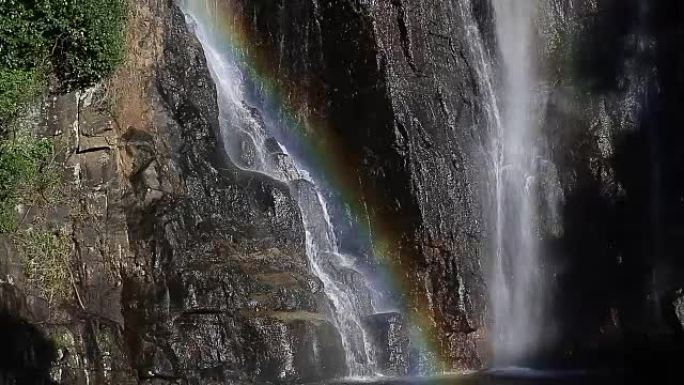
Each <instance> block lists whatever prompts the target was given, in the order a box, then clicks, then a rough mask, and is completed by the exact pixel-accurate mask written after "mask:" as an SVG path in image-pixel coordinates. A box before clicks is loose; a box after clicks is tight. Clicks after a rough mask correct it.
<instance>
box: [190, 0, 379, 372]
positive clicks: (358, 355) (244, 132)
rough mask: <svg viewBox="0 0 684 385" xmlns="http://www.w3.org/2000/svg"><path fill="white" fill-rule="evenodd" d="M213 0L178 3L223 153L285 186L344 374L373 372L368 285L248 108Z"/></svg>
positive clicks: (300, 174) (321, 208) (322, 206)
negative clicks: (213, 89)
mask: <svg viewBox="0 0 684 385" xmlns="http://www.w3.org/2000/svg"><path fill="white" fill-rule="evenodd" d="M213 4H214V2H213V1H212V0H186V1H184V2H183V4H182V6H183V10H184V12H185V14H186V19H187V20H188V24H189V25H194V27H195V28H194V29H195V33H196V35H197V37H198V39H199V40H200V43H201V44H202V47H203V48H204V51H205V55H206V58H207V64H208V66H209V70H210V71H211V75H212V78H213V80H214V82H215V84H216V86H217V94H218V95H217V98H218V103H219V119H220V125H221V130H222V135H223V141H224V144H225V149H226V152H227V154H228V155H229V157H230V158H231V160H232V161H233V162H234V163H235V164H236V165H237V166H238V167H239V168H241V169H243V170H249V171H255V172H260V173H264V174H266V175H268V176H270V177H272V178H274V179H277V180H280V181H282V182H285V183H287V184H288V185H289V186H290V190H291V192H292V196H293V198H294V199H295V200H296V201H297V203H298V205H299V209H300V212H301V215H302V220H303V222H304V230H305V233H306V254H307V257H308V261H309V265H310V267H311V270H312V272H313V273H314V274H315V275H316V276H317V277H318V278H319V279H320V280H321V282H322V283H323V285H324V287H323V290H324V292H325V295H326V296H327V298H328V299H329V301H330V303H331V305H332V306H331V321H332V322H333V324H334V325H335V326H336V327H337V329H338V330H339V332H340V335H341V339H342V345H343V348H344V351H345V356H346V365H347V368H348V375H349V376H350V377H361V376H369V375H374V374H375V363H374V362H373V358H374V357H375V354H374V352H373V346H372V344H371V343H370V342H369V340H368V339H367V336H366V331H365V329H364V327H363V324H362V322H361V318H362V317H363V316H366V315H369V314H372V313H374V309H373V304H372V302H371V300H370V296H367V295H365V294H366V293H367V292H368V288H367V287H365V286H364V287H358V286H359V285H362V286H363V283H361V284H359V283H358V282H355V283H353V284H351V283H348V282H346V276H348V274H358V272H356V271H355V270H354V268H353V266H352V260H351V258H349V257H347V256H345V255H343V254H341V253H340V251H339V249H338V242H337V240H336V238H335V232H334V228H333V225H332V223H331V220H330V216H329V215H328V209H327V204H326V202H325V200H324V198H323V195H322V194H321V191H320V189H319V188H318V186H317V185H316V183H315V181H314V180H313V178H311V176H310V175H309V173H308V172H307V171H306V170H304V169H303V168H302V167H300V166H299V165H298V164H297V161H296V159H294V158H293V157H292V156H291V155H290V154H289V153H288V151H287V149H286V148H285V147H284V146H283V145H282V144H280V143H278V142H277V141H276V140H275V138H274V136H275V135H274V134H272V133H270V132H269V126H268V125H266V124H265V123H264V122H263V121H262V120H261V119H260V117H259V116H258V114H259V113H258V112H255V110H254V109H250V108H248V104H247V102H246V98H245V84H244V82H243V74H242V72H241V70H240V68H239V66H238V65H237V63H235V60H234V58H233V57H231V55H230V53H229V52H223V51H222V50H221V48H220V47H224V46H225V43H223V42H222V41H221V36H220V35H217V34H215V30H214V29H213V26H212V25H211V23H209V22H206V20H210V19H211V16H213V15H215V13H214V11H213V10H214V5H213ZM222 43H223V44H222ZM255 114H256V115H255ZM274 147H277V149H274ZM359 276H360V274H359Z"/></svg>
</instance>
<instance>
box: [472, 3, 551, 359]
mask: <svg viewBox="0 0 684 385" xmlns="http://www.w3.org/2000/svg"><path fill="white" fill-rule="evenodd" d="M491 1H492V5H493V10H494V20H495V28H496V37H497V39H496V40H497V42H498V47H499V50H498V53H499V55H500V60H499V63H500V66H499V68H500V70H501V72H502V73H501V77H500V78H499V77H497V76H496V75H495V71H494V68H496V66H494V65H492V64H491V63H493V62H494V61H493V60H492V59H491V58H490V57H488V51H487V50H486V49H485V48H484V41H483V40H484V39H483V37H482V35H481V33H480V31H479V29H478V25H477V23H476V22H475V18H474V17H473V14H472V4H471V2H470V0H463V1H462V2H460V13H461V16H462V18H463V21H464V24H465V27H466V34H467V35H466V36H467V38H468V41H469V43H470V44H469V47H470V52H471V55H472V57H473V58H474V59H475V66H474V67H475V69H476V71H477V78H478V85H479V89H480V90H481V92H482V95H481V96H482V99H483V102H484V104H483V105H484V107H485V112H486V114H485V118H486V124H487V125H488V127H489V135H490V137H491V141H490V147H489V149H488V151H489V153H490V157H489V158H490V161H491V163H490V164H491V166H492V174H493V180H494V183H493V186H494V191H493V194H492V195H493V198H494V210H493V211H494V212H493V215H492V217H493V219H494V223H495V226H494V227H495V229H494V234H493V241H494V242H493V247H492V248H491V250H492V254H493V259H492V263H491V268H490V270H491V272H490V279H489V293H490V306H491V313H492V315H493V323H494V324H493V328H492V329H493V330H492V334H493V336H492V341H493V345H494V346H493V350H494V356H495V357H494V364H495V365H499V366H501V365H520V364H524V360H525V358H526V356H528V355H530V354H533V353H534V352H535V350H536V349H537V348H538V347H539V344H540V338H541V332H542V328H543V324H542V323H543V322H544V319H543V316H544V299H545V298H544V293H543V290H544V287H543V286H542V283H543V281H542V277H541V268H540V256H539V247H538V238H539V235H538V233H539V223H538V220H539V219H538V218H539V217H540V215H542V214H543V213H539V212H538V204H537V200H538V198H539V195H540V191H539V186H540V183H541V179H543V175H540V174H542V173H546V174H550V175H552V177H554V176H555V174H554V172H555V168H554V167H553V165H549V162H547V161H545V160H544V159H543V158H542V156H541V154H540V153H541V151H540V149H539V148H538V141H539V135H538V134H539V132H538V130H537V127H536V126H537V120H538V119H537V117H536V113H535V108H534V105H533V103H534V100H535V99H537V98H538V95H536V91H535V89H536V85H537V84H538V79H536V78H535V66H536V65H537V63H536V57H535V50H534V48H535V47H534V39H533V37H534V30H533V26H534V25H533V22H534V20H535V16H536V4H535V0H522V1H513V0H491ZM499 79H500V80H499ZM495 84H499V85H500V86H499V87H498V88H497V87H496V86H495ZM545 168H546V169H549V170H543V169H545ZM541 193H546V192H545V191H541ZM546 195H548V196H547V197H544V198H545V199H546V200H547V201H548V206H549V208H550V210H554V207H555V203H554V202H553V201H554V197H553V196H552V195H553V194H548V193H546ZM548 215H550V216H552V217H553V216H555V213H553V212H552V213H548Z"/></svg>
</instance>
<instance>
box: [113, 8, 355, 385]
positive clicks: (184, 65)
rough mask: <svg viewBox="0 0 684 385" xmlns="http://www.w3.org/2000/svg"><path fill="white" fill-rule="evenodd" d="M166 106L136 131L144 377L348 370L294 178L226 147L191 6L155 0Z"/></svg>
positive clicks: (136, 316) (133, 196) (132, 293)
mask: <svg viewBox="0 0 684 385" xmlns="http://www.w3.org/2000/svg"><path fill="white" fill-rule="evenodd" d="M155 12H156V13H155V17H156V18H158V21H159V20H160V21H161V25H160V29H161V33H160V35H161V38H162V40H161V47H160V50H159V52H160V56H159V57H158V59H157V60H158V66H156V68H155V70H154V71H155V72H154V77H155V81H154V83H153V86H154V88H153V90H152V91H151V95H150V100H151V107H152V108H153V109H154V119H153V120H152V121H148V122H143V125H141V126H139V127H135V126H130V127H128V128H127V131H126V132H125V133H124V134H123V140H124V145H125V147H126V150H127V154H129V156H131V162H130V163H131V164H132V165H133V166H132V167H131V171H130V176H129V181H130V184H131V190H130V193H129V194H128V196H127V198H126V200H127V203H128V204H129V211H128V226H129V239H130V243H131V248H132V250H133V255H134V260H133V261H130V262H129V265H128V268H127V269H126V274H125V277H124V285H123V314H124V319H125V325H126V338H127V342H128V346H129V348H130V350H131V359H132V362H133V365H134V367H135V369H136V370H137V373H138V376H139V378H140V380H141V382H142V383H150V384H152V383H154V384H158V383H167V382H174V381H186V382H187V383H190V384H214V383H215V384H226V383H244V382H249V381H256V382H279V383H302V382H311V381H318V380H320V379H323V378H331V377H336V376H342V375H343V374H344V373H345V371H346V367H345V365H344V352H343V350H342V346H341V339H340V336H339V333H338V332H337V330H336V329H335V328H334V327H333V326H332V324H331V323H330V320H329V318H328V317H327V315H326V314H325V313H324V309H327V304H326V299H325V297H324V295H323V293H322V291H321V283H320V282H319V281H318V280H317V278H316V277H315V276H313V275H312V274H311V272H310V270H309V267H308V265H307V259H306V255H305V248H304V231H303V227H302V219H301V216H300V214H299V210H298V208H297V205H296V202H295V201H294V200H293V199H292V197H291V196H290V192H289V189H288V188H287V186H285V185H284V184H281V183H279V182H276V181H274V180H273V179H270V178H268V177H266V176H264V175H262V174H258V173H250V172H245V171H241V170H239V169H237V168H236V167H235V166H234V165H232V163H230V162H229V161H228V160H227V159H226V157H225V156H224V152H223V147H222V145H221V143H220V141H219V140H218V139H217V135H218V134H219V127H218V109H217V105H216V90H215V88H214V85H213V83H212V81H211V78H210V76H209V71H208V68H207V66H206V62H205V59H204V55H203V52H202V50H201V47H200V45H199V43H198V42H197V41H196V39H195V38H194V36H193V34H192V33H190V32H189V31H188V29H187V27H186V25H185V20H184V18H183V16H182V15H181V14H180V12H179V11H178V9H177V8H175V7H174V6H171V5H165V6H163V7H161V8H157V9H156V10H155Z"/></svg>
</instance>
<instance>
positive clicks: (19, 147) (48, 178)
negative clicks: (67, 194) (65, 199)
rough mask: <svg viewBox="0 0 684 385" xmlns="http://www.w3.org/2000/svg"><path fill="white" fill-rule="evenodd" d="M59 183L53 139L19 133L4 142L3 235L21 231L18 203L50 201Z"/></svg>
mask: <svg viewBox="0 0 684 385" xmlns="http://www.w3.org/2000/svg"><path fill="white" fill-rule="evenodd" d="M58 182H59V174H58V171H57V168H56V167H54V154H53V148H52V142H51V141H50V140H49V139H36V138H33V137H31V136H29V135H26V134H23V135H22V134H16V135H15V136H14V137H13V138H11V139H8V140H5V141H3V142H0V233H6V232H12V231H15V230H16V229H17V225H18V223H17V214H16V212H15V207H16V206H17V205H18V204H25V205H31V204H35V203H36V202H37V201H39V200H41V199H42V200H43V201H47V200H48V198H47V197H48V196H50V195H51V194H50V193H51V191H52V190H54V189H55V188H56V185H57V183H58Z"/></svg>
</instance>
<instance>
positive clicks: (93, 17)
mask: <svg viewBox="0 0 684 385" xmlns="http://www.w3.org/2000/svg"><path fill="white" fill-rule="evenodd" d="M125 14H126V0H33V1H25V0H0V123H1V122H2V121H7V120H8V119H11V117H12V116H13V115H14V114H15V113H16V110H17V109H18V107H19V106H20V105H21V103H22V102H24V101H25V99H27V98H28V97H30V96H32V95H35V94H34V93H33V92H30V91H35V90H36V89H40V88H41V86H42V85H43V82H42V80H43V79H45V77H44V76H40V74H42V73H45V74H50V73H51V74H54V75H55V77H56V78H57V79H59V84H60V87H61V88H62V89H63V90H71V89H76V88H83V87H87V86H90V85H92V84H93V83H95V82H97V81H99V80H100V79H102V78H103V77H106V76H107V75H109V74H110V73H111V72H112V71H113V70H114V68H116V66H117V64H118V63H119V62H120V61H121V59H122V52H123V44H124V21H125V16H126V15H125Z"/></svg>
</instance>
